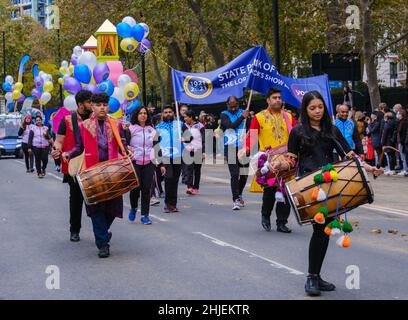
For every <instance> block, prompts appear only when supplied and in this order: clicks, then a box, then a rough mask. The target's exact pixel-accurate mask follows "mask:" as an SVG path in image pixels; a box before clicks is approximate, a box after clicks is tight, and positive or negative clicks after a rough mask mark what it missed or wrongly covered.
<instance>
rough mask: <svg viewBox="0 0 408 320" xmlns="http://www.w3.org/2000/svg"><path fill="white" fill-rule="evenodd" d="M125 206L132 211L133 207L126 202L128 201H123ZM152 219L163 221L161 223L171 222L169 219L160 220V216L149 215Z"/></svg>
mask: <svg viewBox="0 0 408 320" xmlns="http://www.w3.org/2000/svg"><path fill="white" fill-rule="evenodd" d="M123 204H124V206H125V207H128V208H129V209H131V208H132V207H131V206H130V203H129V202H126V201H123ZM149 215H150V216H151V217H152V218H155V219H156V220H159V221H161V222H169V221H170V220H168V219H164V218H160V217H158V216H156V215H154V214H149Z"/></svg>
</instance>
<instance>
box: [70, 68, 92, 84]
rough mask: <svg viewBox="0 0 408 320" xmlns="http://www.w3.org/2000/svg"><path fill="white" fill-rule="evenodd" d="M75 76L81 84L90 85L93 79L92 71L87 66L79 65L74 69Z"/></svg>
mask: <svg viewBox="0 0 408 320" xmlns="http://www.w3.org/2000/svg"><path fill="white" fill-rule="evenodd" d="M74 76H75V79H77V80H78V81H79V82H81V83H85V84H89V82H91V79H92V74H91V71H90V70H89V68H88V66H87V65H86V64H77V65H76V66H75V68H74Z"/></svg>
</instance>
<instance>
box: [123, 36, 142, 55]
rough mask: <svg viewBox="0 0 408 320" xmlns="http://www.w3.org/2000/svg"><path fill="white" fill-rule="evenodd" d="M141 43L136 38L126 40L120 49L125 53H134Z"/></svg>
mask: <svg viewBox="0 0 408 320" xmlns="http://www.w3.org/2000/svg"><path fill="white" fill-rule="evenodd" d="M138 45H139V42H137V41H136V40H135V39H134V38H125V39H123V40H122V41H121V42H120V47H121V48H122V50H123V51H125V52H133V51H135V50H136V49H137V46H138Z"/></svg>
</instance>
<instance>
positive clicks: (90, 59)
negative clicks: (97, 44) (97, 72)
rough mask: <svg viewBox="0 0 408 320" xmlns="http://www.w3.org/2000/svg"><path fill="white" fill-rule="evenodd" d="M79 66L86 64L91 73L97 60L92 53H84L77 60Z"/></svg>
mask: <svg viewBox="0 0 408 320" xmlns="http://www.w3.org/2000/svg"><path fill="white" fill-rule="evenodd" d="M78 63H79V64H86V65H87V66H88V68H89V69H90V70H91V71H93V69H94V68H95V66H96V63H97V59H96V56H95V55H94V54H93V53H92V52H89V51H87V52H84V53H83V54H82V56H81V57H80V58H79V60H78Z"/></svg>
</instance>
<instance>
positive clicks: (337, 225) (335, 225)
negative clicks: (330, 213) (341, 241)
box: [327, 220, 341, 230]
mask: <svg viewBox="0 0 408 320" xmlns="http://www.w3.org/2000/svg"><path fill="white" fill-rule="evenodd" d="M327 226H328V227H329V228H330V229H340V230H341V224H340V223H339V222H338V221H337V220H334V221H332V222H330V223H329V224H328V225H327Z"/></svg>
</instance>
